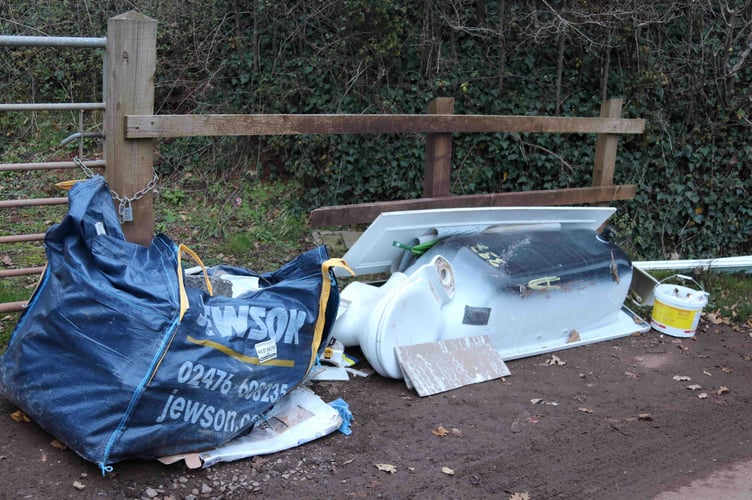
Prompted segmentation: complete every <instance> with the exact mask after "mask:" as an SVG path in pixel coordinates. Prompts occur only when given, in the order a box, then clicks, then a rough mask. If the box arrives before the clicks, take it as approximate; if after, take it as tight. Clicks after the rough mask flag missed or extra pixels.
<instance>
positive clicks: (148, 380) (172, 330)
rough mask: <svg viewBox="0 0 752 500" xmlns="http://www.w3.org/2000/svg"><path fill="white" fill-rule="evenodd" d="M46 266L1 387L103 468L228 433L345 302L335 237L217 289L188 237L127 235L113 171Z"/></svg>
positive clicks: (82, 192)
mask: <svg viewBox="0 0 752 500" xmlns="http://www.w3.org/2000/svg"><path fill="white" fill-rule="evenodd" d="M69 200H70V209H69V211H68V214H67V215H66V216H65V218H64V219H63V220H62V221H61V222H60V223H59V224H57V225H55V226H53V227H52V228H50V229H49V230H48V232H47V234H46V237H45V244H46V252H47V260H48V263H47V267H46V269H45V271H44V274H43V276H42V278H41V280H40V283H39V286H38V288H37V290H36V291H35V292H34V294H33V296H32V298H31V300H30V301H29V304H28V307H27V308H26V310H25V311H24V313H23V314H22V316H21V318H20V320H19V322H18V324H17V326H16V328H15V329H14V332H13V334H12V337H11V340H10V343H9V346H8V349H7V351H6V352H5V353H4V355H3V356H2V358H0V392H1V393H2V394H3V395H4V396H5V397H6V398H8V399H9V400H10V401H12V402H13V403H14V404H16V405H17V406H18V407H20V408H21V409H22V410H23V411H24V412H25V413H26V414H27V415H28V416H29V417H31V418H32V419H33V420H34V421H36V422H37V423H38V424H39V425H40V426H41V427H43V428H44V429H45V430H47V431H48V432H49V433H51V434H52V435H54V436H55V437H57V438H58V439H59V440H60V441H62V442H63V443H65V444H66V445H67V446H68V447H70V448H71V449H73V450H75V451H76V452H77V453H78V454H79V455H81V456H82V457H84V458H85V459H87V460H89V461H92V462H94V463H97V464H99V465H100V467H101V468H102V470H103V472H106V471H108V470H110V469H111V467H110V465H111V464H113V463H116V462H118V461H121V460H125V459H130V458H156V457H161V456H165V455H173V454H176V453H184V452H190V451H198V450H203V449H207V448H211V447H213V446H218V445H220V444H223V443H225V442H227V441H229V440H231V439H233V438H234V437H237V436H238V435H240V434H243V433H244V432H246V431H248V430H249V429H250V428H251V427H252V425H253V424H254V422H255V421H256V420H257V419H258V418H259V415H261V414H262V413H264V412H265V411H267V410H268V409H270V408H271V407H272V406H273V405H274V403H275V401H277V400H279V398H280V397H282V396H283V395H284V394H285V393H287V392H289V391H291V390H292V389H293V388H294V387H295V386H297V385H298V384H300V382H301V381H302V380H303V379H304V378H305V376H306V374H307V373H308V371H309V369H310V367H311V366H312V364H313V362H314V360H315V357H316V355H317V354H318V353H319V352H320V351H321V350H323V348H324V347H325V346H326V344H327V341H328V337H329V332H330V329H331V326H332V323H333V321H334V319H335V316H336V311H337V307H338V303H339V293H338V288H337V284H336V281H335V278H334V274H333V272H331V268H332V267H333V266H338V265H343V264H344V263H343V262H342V261H340V260H338V259H329V258H328V256H327V253H326V249H325V248H324V247H318V248H316V249H314V250H311V251H309V252H306V253H304V254H301V255H299V256H298V257H297V258H295V259H294V260H292V261H291V262H289V263H288V264H286V265H284V266H282V267H281V268H280V269H278V270H277V271H275V272H271V273H264V274H255V273H253V272H252V271H249V270H245V272H246V273H247V274H248V275H251V276H258V280H259V286H260V288H259V289H257V290H253V291H249V292H246V293H244V294H242V295H241V296H239V297H227V296H212V295H210V293H211V286H210V283H209V281H208V280H207V289H208V290H209V293H206V292H205V291H202V290H200V289H198V288H188V287H186V286H185V285H184V280H183V274H184V273H183V270H182V266H181V264H180V261H181V253H182V252H181V250H182V248H181V247H178V246H177V245H176V244H175V243H173V242H172V241H171V240H170V239H169V238H167V237H166V236H164V235H159V236H157V237H156V238H154V239H153V241H152V242H151V244H150V246H149V247H143V246H141V245H137V244H133V243H129V242H127V241H125V238H124V236H123V233H122V231H121V228H120V224H119V222H118V216H117V214H116V212H115V208H114V204H113V201H112V196H111V194H110V191H109V188H108V186H107V184H106V183H105V181H104V179H103V178H102V177H101V176H96V177H93V178H91V179H89V180H87V181H81V182H78V183H76V184H75V185H74V186H73V187H72V189H71V191H70V193H69Z"/></svg>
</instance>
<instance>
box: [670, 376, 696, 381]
mask: <svg viewBox="0 0 752 500" xmlns="http://www.w3.org/2000/svg"><path fill="white" fill-rule="evenodd" d="M674 380H676V381H677V382H683V381H687V380H692V377H687V376H686V375H674Z"/></svg>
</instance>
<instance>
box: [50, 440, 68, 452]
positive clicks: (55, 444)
mask: <svg viewBox="0 0 752 500" xmlns="http://www.w3.org/2000/svg"><path fill="white" fill-rule="evenodd" d="M50 446H52V447H53V448H57V449H58V450H67V449H68V447H67V446H65V445H64V444H63V443H61V442H60V441H58V440H57V439H53V440H52V442H50Z"/></svg>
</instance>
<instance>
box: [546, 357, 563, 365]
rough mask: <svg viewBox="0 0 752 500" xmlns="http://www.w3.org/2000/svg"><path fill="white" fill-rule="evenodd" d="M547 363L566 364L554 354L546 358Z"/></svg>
mask: <svg viewBox="0 0 752 500" xmlns="http://www.w3.org/2000/svg"><path fill="white" fill-rule="evenodd" d="M546 364H547V365H558V366H564V365H566V364H567V362H566V361H562V360H561V358H560V357H559V356H557V355H556V354H553V355H551V359H547V360H546Z"/></svg>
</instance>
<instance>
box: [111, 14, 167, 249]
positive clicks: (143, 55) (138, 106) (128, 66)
mask: <svg viewBox="0 0 752 500" xmlns="http://www.w3.org/2000/svg"><path fill="white" fill-rule="evenodd" d="M105 60H106V62H105V68H104V80H105V84H104V87H105V112H104V132H105V145H104V159H105V164H106V168H105V177H106V179H107V182H108V184H109V185H110V189H112V190H113V191H114V192H115V193H117V194H118V195H119V196H120V197H122V198H126V197H127V198H133V196H134V195H135V194H136V193H137V192H139V191H140V190H142V189H144V188H145V187H146V186H147V185H148V184H149V182H150V181H151V180H152V179H153V177H154V158H153V154H154V152H153V147H152V141H151V140H150V139H146V140H144V139H126V138H125V115H152V114H154V75H155V72H156V66H157V64H156V61H157V21H155V20H154V19H151V18H150V17H147V16H144V15H143V14H140V13H138V12H135V11H130V12H126V13H125V14H121V15H119V16H116V17H113V18H110V19H109V20H108V21H107V48H106V58H105ZM153 202H154V198H153V193H152V191H149V192H148V193H146V194H144V196H143V197H142V198H141V199H139V200H137V201H133V202H132V210H133V222H124V223H123V233H124V234H125V238H126V239H127V240H128V241H131V242H134V243H140V244H142V245H148V244H149V243H150V242H151V239H152V237H153V232H154V215H153V205H154V203H153ZM115 205H116V207H117V206H118V205H119V203H118V202H117V201H116V202H115Z"/></svg>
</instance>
